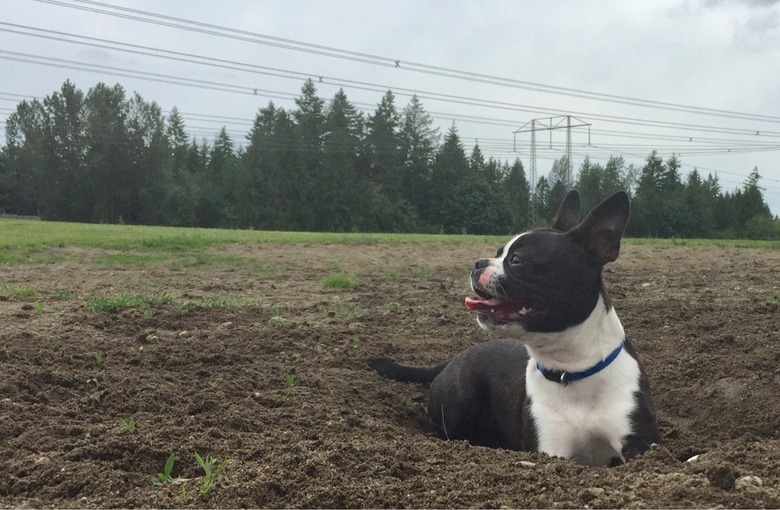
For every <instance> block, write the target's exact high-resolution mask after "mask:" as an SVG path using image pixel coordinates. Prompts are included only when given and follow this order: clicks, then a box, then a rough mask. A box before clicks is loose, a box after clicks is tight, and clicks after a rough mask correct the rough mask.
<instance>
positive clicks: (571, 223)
mask: <svg viewBox="0 0 780 510" xmlns="http://www.w3.org/2000/svg"><path fill="white" fill-rule="evenodd" d="M581 208H582V202H581V201H580V193H579V191H577V190H576V189H573V190H571V191H570V192H568V193H566V196H565V197H563V202H561V206H560V207H559V208H558V212H557V213H556V214H555V218H553V220H552V221H551V222H550V228H552V229H555V230H559V231H561V232H568V231H569V230H571V229H573V228H574V227H576V226H577V225H578V224H579V222H580V209H581Z"/></svg>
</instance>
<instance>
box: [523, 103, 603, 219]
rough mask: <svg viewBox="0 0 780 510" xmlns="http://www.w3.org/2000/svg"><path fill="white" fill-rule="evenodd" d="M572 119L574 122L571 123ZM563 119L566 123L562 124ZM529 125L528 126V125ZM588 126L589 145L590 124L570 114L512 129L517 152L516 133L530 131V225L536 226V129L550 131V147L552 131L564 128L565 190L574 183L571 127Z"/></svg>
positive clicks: (536, 120) (543, 119) (537, 120)
mask: <svg viewBox="0 0 780 510" xmlns="http://www.w3.org/2000/svg"><path fill="white" fill-rule="evenodd" d="M572 119H574V121H575V122H576V123H575V124H572ZM564 120H565V121H566V124H565V125H564ZM529 125H530V127H529ZM586 126H587V128H588V145H590V124H589V123H587V122H585V121H584V120H582V119H578V118H577V117H574V116H572V115H559V116H557V117H546V118H542V119H533V120H530V121H528V122H526V123H525V124H523V125H522V126H520V128H519V129H517V130H516V131H514V133H513V135H514V150H515V152H517V135H518V134H520V133H531V162H530V165H529V167H530V169H531V170H530V176H529V177H530V181H531V182H530V184H531V186H530V192H531V200H529V202H528V203H529V209H530V210H529V214H530V216H531V225H532V226H536V201H535V200H534V195H535V194H536V132H537V131H549V132H550V148H552V132H553V131H554V130H556V129H563V128H566V174H565V176H564V179H565V180H566V182H565V183H564V184H565V185H566V191H568V190H570V189H571V188H572V186H573V184H574V182H573V177H572V157H571V128H573V127H586Z"/></svg>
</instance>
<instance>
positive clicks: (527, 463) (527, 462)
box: [520, 460, 536, 468]
mask: <svg viewBox="0 0 780 510" xmlns="http://www.w3.org/2000/svg"><path fill="white" fill-rule="evenodd" d="M520 465H521V466H523V467H529V468H531V467H535V466H536V462H531V461H530V460H521V461H520Z"/></svg>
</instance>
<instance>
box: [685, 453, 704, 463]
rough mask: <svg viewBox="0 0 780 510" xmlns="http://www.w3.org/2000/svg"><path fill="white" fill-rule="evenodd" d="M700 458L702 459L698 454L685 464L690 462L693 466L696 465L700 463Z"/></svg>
mask: <svg viewBox="0 0 780 510" xmlns="http://www.w3.org/2000/svg"><path fill="white" fill-rule="evenodd" d="M699 457H700V455H699V454H698V453H697V454H696V455H694V456H693V457H691V458H690V459H688V460H686V461H685V462H690V463H691V464H694V463H696V462H699Z"/></svg>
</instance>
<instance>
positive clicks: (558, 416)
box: [369, 191, 660, 466]
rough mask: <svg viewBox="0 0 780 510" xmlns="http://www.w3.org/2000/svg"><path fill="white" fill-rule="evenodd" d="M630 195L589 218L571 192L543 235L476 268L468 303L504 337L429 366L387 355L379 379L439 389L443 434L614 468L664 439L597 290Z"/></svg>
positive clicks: (517, 241)
mask: <svg viewBox="0 0 780 510" xmlns="http://www.w3.org/2000/svg"><path fill="white" fill-rule="evenodd" d="M628 215H629V203H628V195H627V194H626V193H625V192H622V191H621V192H617V193H615V194H614V195H612V196H611V197H609V198H607V199H606V200H604V201H603V202H602V203H601V204H599V205H598V206H596V207H595V208H594V209H593V211H592V212H591V213H590V214H589V215H588V216H587V217H586V218H585V220H583V221H582V222H580V221H579V218H580V196H579V193H577V191H571V192H569V193H568V194H567V195H566V197H565V198H564V200H563V202H562V204H561V206H560V208H559V210H558V213H557V214H556V216H555V218H554V219H553V221H552V224H551V227H550V228H548V229H537V230H531V231H529V232H526V233H523V234H520V235H518V236H516V237H515V238H513V239H512V240H511V241H509V242H508V243H506V245H505V246H503V247H502V248H500V249H499V250H498V253H497V254H496V256H495V257H494V258H485V259H479V260H477V261H476V263H475V264H474V269H473V270H472V272H471V287H472V289H473V291H474V293H475V294H476V295H477V296H478V297H477V298H471V297H468V298H466V306H467V307H468V308H469V309H471V310H473V311H475V312H476V314H477V321H478V323H479V325H480V326H481V327H482V328H483V329H485V330H487V331H489V332H490V333H492V334H493V335H494V336H500V337H502V338H501V339H497V340H492V341H489V342H485V343H480V344H477V345H475V346H473V347H471V348H469V349H467V350H466V351H464V352H462V353H460V354H459V355H457V356H455V357H454V358H452V359H449V360H446V361H442V362H441V363H439V364H438V365H435V366H433V367H409V366H404V365H400V364H397V363H395V362H393V361H391V360H389V359H387V358H373V359H371V360H369V365H371V367H373V368H374V369H375V370H376V371H377V372H379V373H380V374H381V375H382V376H384V377H387V378H390V379H395V380H398V381H406V382H421V383H432V384H431V387H430V396H429V401H428V415H429V417H430V419H431V420H432V422H433V423H434V425H435V426H436V427H437V429H438V430H439V432H440V433H441V436H442V437H444V438H448V439H461V440H467V441H469V442H471V443H473V444H477V445H484V446H492V447H500V448H509V449H513V450H525V451H540V452H545V453H547V454H549V455H552V456H558V457H564V458H567V459H572V460H574V461H576V462H579V463H581V464H585V465H592V466H605V465H610V466H611V465H616V464H621V463H624V462H626V461H627V460H628V459H630V458H631V457H633V456H636V455H637V454H640V453H642V452H644V451H646V450H648V449H649V448H650V445H651V444H653V443H657V442H659V441H660V437H659V432H658V425H657V422H656V416H655V411H654V409H653V405H652V402H651V398H650V391H649V386H648V382H647V379H646V378H645V375H644V373H643V372H642V369H641V367H640V365H639V362H638V360H637V356H636V352H635V350H634V348H633V346H632V345H631V342H630V341H629V340H628V339H627V338H626V336H625V333H624V331H623V326H622V325H621V323H620V319H618V316H617V314H616V313H615V309H614V307H613V306H612V301H611V300H610V298H609V295H608V294H607V292H606V290H605V289H604V286H603V283H602V276H601V273H602V269H603V267H604V265H605V264H607V263H608V262H612V261H614V260H615V259H617V257H618V253H619V251H620V240H621V238H622V236H623V231H624V229H625V227H626V223H627V222H628Z"/></svg>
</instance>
